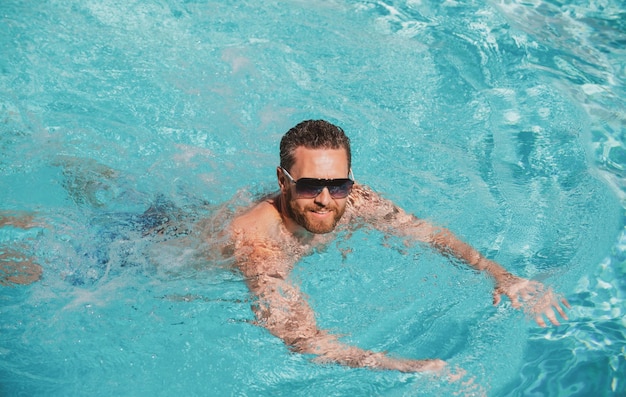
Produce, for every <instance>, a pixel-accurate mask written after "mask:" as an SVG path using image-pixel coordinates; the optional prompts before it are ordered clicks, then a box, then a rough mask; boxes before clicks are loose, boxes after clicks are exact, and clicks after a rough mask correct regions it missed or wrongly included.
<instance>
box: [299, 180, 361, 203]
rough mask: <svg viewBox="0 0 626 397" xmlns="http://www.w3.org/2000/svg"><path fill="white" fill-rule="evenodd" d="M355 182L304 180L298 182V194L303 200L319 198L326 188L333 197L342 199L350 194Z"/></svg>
mask: <svg viewBox="0 0 626 397" xmlns="http://www.w3.org/2000/svg"><path fill="white" fill-rule="evenodd" d="M352 185H354V182H353V181H352V180H351V179H328V180H323V179H321V180H320V179H309V178H302V179H299V180H298V181H297V182H296V194H297V195H298V197H301V198H314V197H317V196H318V195H319V194H320V193H322V190H324V188H325V187H327V188H328V192H329V193H330V195H331V197H333V198H336V199H340V198H345V197H347V196H348V194H350V191H351V190H352Z"/></svg>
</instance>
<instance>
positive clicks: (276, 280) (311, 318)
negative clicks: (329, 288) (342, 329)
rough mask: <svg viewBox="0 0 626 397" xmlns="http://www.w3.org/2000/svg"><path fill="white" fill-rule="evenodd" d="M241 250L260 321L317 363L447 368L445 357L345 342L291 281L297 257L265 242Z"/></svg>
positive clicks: (413, 369) (404, 369)
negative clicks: (397, 353) (392, 353)
mask: <svg viewBox="0 0 626 397" xmlns="http://www.w3.org/2000/svg"><path fill="white" fill-rule="evenodd" d="M241 251H243V252H244V253H243V255H238V256H239V258H238V262H239V263H238V265H239V268H240V269H241V271H242V272H243V274H244V276H245V278H246V282H247V284H248V287H249V289H250V291H251V292H252V293H253V294H254V296H255V297H256V302H255V304H254V305H253V310H254V313H255V315H256V318H257V321H258V324H259V325H262V326H263V327H265V328H267V329H268V330H269V331H270V332H271V333H272V334H273V335H275V336H277V337H279V338H280V339H282V340H283V341H284V342H285V344H287V345H288V346H289V347H290V348H291V349H293V350H294V351H296V352H299V353H305V354H314V355H317V356H318V357H317V359H316V361H318V362H332V363H338V364H342V365H347V366H350V367H369V368H379V369H391V370H398V371H402V372H420V371H439V370H441V369H442V368H443V367H444V366H445V362H444V361H441V360H410V359H400V358H392V357H389V356H388V355H386V354H385V353H376V352H373V351H368V350H364V349H360V348H358V347H355V346H349V345H346V344H345V343H342V342H341V341H339V340H338V338H337V336H335V335H332V334H329V333H328V332H326V331H324V330H321V329H319V328H318V327H317V323H316V320H315V313H314V312H313V310H312V308H311V307H310V306H309V304H308V303H307V301H306V300H305V298H304V297H303V295H302V293H301V292H300V291H299V289H298V288H297V287H296V286H295V285H293V284H292V283H291V282H289V281H288V280H287V276H288V273H289V269H290V268H291V266H292V263H290V262H292V260H291V261H290V260H289V259H288V258H287V257H286V256H285V255H283V254H282V253H281V252H279V251H277V250H274V249H272V248H270V247H267V246H265V245H263V244H252V245H251V246H248V247H247V249H243V250H241ZM241 251H240V252H241ZM246 251H247V252H246Z"/></svg>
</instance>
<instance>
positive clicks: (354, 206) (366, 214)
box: [347, 184, 400, 218]
mask: <svg viewBox="0 0 626 397" xmlns="http://www.w3.org/2000/svg"><path fill="white" fill-rule="evenodd" d="M347 209H348V210H349V211H350V212H351V213H353V215H357V216H359V217H362V218H378V217H381V216H385V215H387V214H390V213H396V212H398V211H399V210H400V209H399V208H398V207H397V206H396V205H395V204H393V203H392V202H391V201H390V200H387V199H385V198H383V197H381V196H380V195H379V194H378V193H376V192H374V191H373V190H372V189H370V188H369V187H367V186H365V185H361V184H355V185H354V187H353V188H352V192H350V196H348V205H347Z"/></svg>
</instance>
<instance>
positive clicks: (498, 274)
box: [351, 186, 570, 327]
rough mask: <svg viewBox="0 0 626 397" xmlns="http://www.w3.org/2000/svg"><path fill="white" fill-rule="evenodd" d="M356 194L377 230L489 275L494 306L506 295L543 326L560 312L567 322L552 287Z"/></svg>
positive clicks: (354, 201)
mask: <svg viewBox="0 0 626 397" xmlns="http://www.w3.org/2000/svg"><path fill="white" fill-rule="evenodd" d="M353 192H354V193H355V194H354V196H353V197H352V198H351V205H352V206H354V208H355V210H354V213H357V214H359V216H361V217H364V218H366V220H367V221H368V222H370V223H372V224H373V225H374V226H375V227H376V228H378V229H380V230H381V231H383V232H386V233H390V234H395V235H398V236H402V237H408V238H410V239H411V240H416V241H421V242H425V243H428V244H430V245H431V246H432V247H434V248H436V249H437V250H439V251H440V252H442V253H443V254H444V255H451V256H453V257H455V258H457V259H460V260H461V261H463V262H465V263H467V264H468V265H469V266H470V267H472V268H474V269H475V270H478V271H481V272H485V273H487V275H489V276H490V277H491V278H492V279H493V280H494V284H495V287H494V293H493V302H494V305H498V304H499V303H500V302H501V300H502V295H506V296H507V297H508V298H509V299H510V300H511V303H512V305H513V307H514V308H516V309H520V308H523V309H524V311H525V312H526V313H527V314H529V315H531V316H533V317H534V318H535V321H536V322H537V324H539V326H541V327H545V326H546V322H545V320H544V318H543V316H545V317H547V318H548V320H550V322H551V323H552V324H554V325H559V322H558V320H557V318H556V314H557V313H558V314H559V315H560V316H561V317H562V318H564V319H565V320H567V316H566V314H565V312H564V311H563V308H562V307H561V304H562V305H563V306H565V307H568V308H569V307H570V306H569V303H568V302H567V300H565V299H562V298H559V297H557V296H556V295H555V294H554V292H553V291H552V289H551V288H547V287H545V286H544V285H543V284H541V283H540V282H538V281H530V280H527V279H524V278H521V277H517V276H515V275H513V274H511V273H509V272H508V271H507V270H506V269H504V268H503V267H502V266H500V265H499V264H498V263H496V262H494V261H492V260H489V259H487V258H485V257H483V256H482V255H481V254H480V252H478V251H477V250H475V249H474V248H473V247H472V246H470V245H469V244H467V243H465V242H463V241H461V240H460V239H459V238H457V237H456V236H455V235H454V234H453V233H452V232H451V231H449V230H447V229H445V228H441V227H435V226H434V225H432V224H430V223H429V222H427V221H424V220H422V219H418V218H417V217H415V216H414V215H411V214H407V213H406V212H405V211H404V210H402V209H401V208H399V207H398V206H396V205H394V204H393V203H392V202H391V201H389V200H386V199H384V198H382V197H380V196H379V195H378V194H376V193H374V192H372V191H371V190H369V189H367V188H365V187H363V186H358V188H356V189H354V191H353Z"/></svg>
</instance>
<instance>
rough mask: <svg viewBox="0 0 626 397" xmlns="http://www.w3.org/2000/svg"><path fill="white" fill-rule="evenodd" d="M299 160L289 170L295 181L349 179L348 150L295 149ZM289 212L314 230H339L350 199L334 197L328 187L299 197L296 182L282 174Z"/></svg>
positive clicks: (306, 227) (293, 217)
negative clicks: (338, 225)
mask: <svg viewBox="0 0 626 397" xmlns="http://www.w3.org/2000/svg"><path fill="white" fill-rule="evenodd" d="M294 158H295V160H296V161H295V163H294V165H293V167H291V170H288V171H289V173H290V174H291V176H292V177H293V179H294V180H296V181H297V180H298V179H300V178H321V179H336V178H347V177H348V173H349V171H350V170H349V169H348V156H347V154H346V151H345V149H307V148H305V147H299V148H297V149H296V150H295V152H294ZM279 182H280V185H281V191H282V194H283V197H284V198H285V203H286V207H287V208H286V209H287V212H288V213H287V215H289V217H290V218H292V219H293V220H294V221H295V222H296V223H297V224H298V225H300V226H302V227H303V228H305V229H306V230H308V231H309V232H311V233H317V234H321V233H329V232H331V231H333V230H334V229H335V226H337V223H338V222H339V220H340V219H341V217H342V216H343V213H344V211H345V209H346V198H342V199H336V198H333V197H331V195H330V193H329V192H328V189H327V188H324V190H322V192H321V193H320V194H319V195H317V196H316V197H314V198H298V197H296V191H295V184H294V183H292V182H290V181H289V179H288V178H287V177H286V176H285V175H282V176H281V177H280V179H279Z"/></svg>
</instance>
